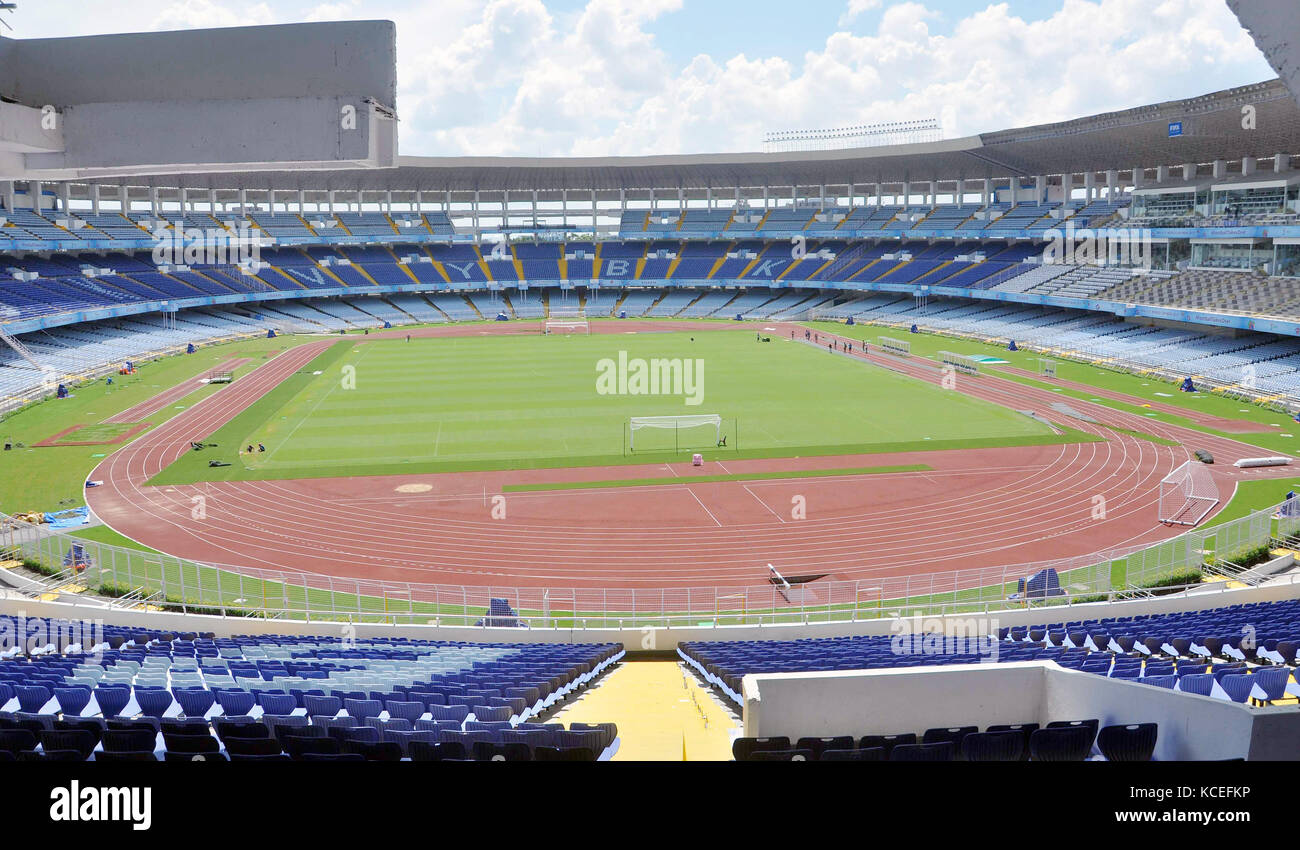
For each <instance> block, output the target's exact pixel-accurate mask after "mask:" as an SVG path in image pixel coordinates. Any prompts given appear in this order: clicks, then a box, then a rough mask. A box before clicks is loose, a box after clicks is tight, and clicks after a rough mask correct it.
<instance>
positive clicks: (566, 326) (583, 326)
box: [542, 318, 591, 334]
mask: <svg viewBox="0 0 1300 850" xmlns="http://www.w3.org/2000/svg"><path fill="white" fill-rule="evenodd" d="M542 333H543V334H590V333H591V326H590V325H588V324H587V320H586V319H582V318H576V319H547V320H546V323H545V324H543V325H542Z"/></svg>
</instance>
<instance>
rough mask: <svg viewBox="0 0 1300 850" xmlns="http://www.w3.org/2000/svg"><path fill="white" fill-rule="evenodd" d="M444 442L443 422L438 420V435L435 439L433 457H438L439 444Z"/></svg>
mask: <svg viewBox="0 0 1300 850" xmlns="http://www.w3.org/2000/svg"><path fill="white" fill-rule="evenodd" d="M440 442H442V420H441V419H439V420H438V434H437V436H435V437H434V438H433V456H434V457H437V456H438V443H440Z"/></svg>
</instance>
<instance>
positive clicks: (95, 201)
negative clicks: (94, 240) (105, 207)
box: [90, 183, 99, 215]
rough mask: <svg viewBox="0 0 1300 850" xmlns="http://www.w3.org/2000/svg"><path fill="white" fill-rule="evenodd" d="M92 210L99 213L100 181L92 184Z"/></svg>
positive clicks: (96, 213)
mask: <svg viewBox="0 0 1300 850" xmlns="http://www.w3.org/2000/svg"><path fill="white" fill-rule="evenodd" d="M90 211H91V212H92V213H93V214H95V215H99V184H98V183H91V184H90Z"/></svg>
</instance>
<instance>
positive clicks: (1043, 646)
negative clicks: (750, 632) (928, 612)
mask: <svg viewBox="0 0 1300 850" xmlns="http://www.w3.org/2000/svg"><path fill="white" fill-rule="evenodd" d="M983 638H984V641H985V642H984V643H983V644H982V645H977V644H975V643H974V642H973V641H970V642H963V643H962V644H961V645H957V644H950V645H949V646H945V647H940V646H937V645H936V646H935V647H933V649H936V650H941V651H931V648H927V650H926V652H925V653H920V652H916V653H909V652H901V653H900V652H898V651H896V648H895V646H894V643H893V640H892V639H891V637H889V636H857V637H845V638H827V639H812V640H798V641H707V642H688V643H683V644H681V645H680V646H679V647H678V650H677V651H678V655H680V656H681V658H682V659H683V660H684V661H685V662H686V663H687V664H688V665H690V666H691V667H692V668H693V669H694V670H695V671H696V672H697V673H698V674H699V675H700V676H701V677H702V678H703V679H704V680H705V681H707V682H709V683H710V684H713V685H715V686H717V687H718V688H719V689H720V690H722V692H723V693H725V694H726V695H727V696H728V697H729V698H730V699H731V700H732V701H734V702H735V703H736V704H737V705H743V704H744V701H743V699H742V698H741V685H740V680H741V678H742V677H743V676H745V675H746V674H748V673H796V672H804V671H830V670H872V669H886V668H899V667H920V666H933V665H937V664H938V665H942V664H977V663H980V662H981V661H984V660H997V661H999V662H1015V661H1035V660H1038V661H1053V662H1055V663H1057V664H1058V665H1060V666H1062V667H1066V668H1070V669H1075V670H1080V671H1082V672H1085V673H1095V674H1097V675H1100V676H1108V677H1110V678H1114V679H1127V680H1130V681H1134V682H1137V683H1141V684H1147V685H1151V686H1154V687H1163V688H1171V689H1175V690H1179V691H1183V692H1186V693H1191V694H1198V695H1201V696H1210V697H1215V698H1218V699H1225V700H1227V699H1230V700H1234V701H1236V702H1241V703H1248V704H1252V705H1266V704H1268V703H1270V702H1272V701H1274V700H1280V699H1285V698H1290V697H1294V696H1300V679H1298V678H1295V668H1296V664H1297V660H1296V657H1295V650H1294V646H1295V644H1296V643H1297V641H1300V600H1295V599H1292V600H1283V601H1278V602H1254V603H1247V604H1242V605H1232V606H1229V607H1225V608H1212V609H1207V610H1201V611H1187V612H1181V613H1177V614H1150V615H1142V616H1135V617H1120V618H1114V617H1112V618H1105V619H1098V620H1076V621H1069V622H1057V623H1042V624H1037V625H1032V626H1024V627H1009V628H1003V629H1000V630H999V633H998V634H996V635H987V636H983ZM994 652H996V655H994Z"/></svg>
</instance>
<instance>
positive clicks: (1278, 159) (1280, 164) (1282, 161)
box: [1273, 153, 1291, 174]
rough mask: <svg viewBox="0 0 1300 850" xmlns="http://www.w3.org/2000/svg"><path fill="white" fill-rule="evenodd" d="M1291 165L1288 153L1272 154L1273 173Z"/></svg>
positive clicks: (1280, 171)
mask: <svg viewBox="0 0 1300 850" xmlns="http://www.w3.org/2000/svg"><path fill="white" fill-rule="evenodd" d="M1290 166H1291V157H1290V155H1289V154H1284V153H1279V154H1274V155H1273V173H1274V174H1281V173H1282V172H1284V171H1286V170H1287V169H1288V168H1290Z"/></svg>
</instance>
